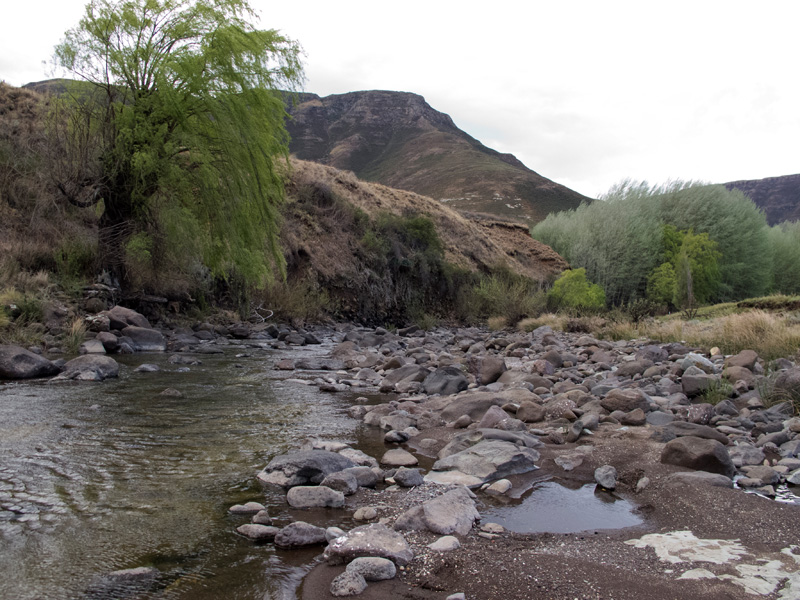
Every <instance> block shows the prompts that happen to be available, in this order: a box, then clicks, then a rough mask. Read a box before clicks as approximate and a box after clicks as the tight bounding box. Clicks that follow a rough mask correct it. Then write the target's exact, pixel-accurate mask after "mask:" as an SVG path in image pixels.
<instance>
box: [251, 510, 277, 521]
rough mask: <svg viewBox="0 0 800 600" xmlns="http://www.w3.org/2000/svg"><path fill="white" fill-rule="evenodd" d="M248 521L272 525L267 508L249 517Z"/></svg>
mask: <svg viewBox="0 0 800 600" xmlns="http://www.w3.org/2000/svg"><path fill="white" fill-rule="evenodd" d="M250 522H251V523H255V524H256V525H272V517H270V516H269V512H267V509H264V510H260V511H258V512H257V513H256V514H254V515H253V518H252V519H250Z"/></svg>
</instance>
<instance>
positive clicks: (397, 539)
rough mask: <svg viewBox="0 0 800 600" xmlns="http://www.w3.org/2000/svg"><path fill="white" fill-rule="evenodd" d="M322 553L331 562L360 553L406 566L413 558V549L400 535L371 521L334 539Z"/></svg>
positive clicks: (343, 560) (344, 561) (346, 560)
mask: <svg viewBox="0 0 800 600" xmlns="http://www.w3.org/2000/svg"><path fill="white" fill-rule="evenodd" d="M323 556H324V558H325V560H326V561H327V562H328V564H331V565H337V564H342V563H346V562H349V561H350V560H352V559H354V558H358V557H360V556H377V557H381V558H387V559H389V560H391V561H393V562H394V563H395V564H396V565H399V566H404V565H407V564H408V563H409V562H410V561H411V559H412V558H413V557H414V552H413V551H412V550H411V546H409V545H408V542H406V539H405V538H404V537H403V536H402V535H401V534H399V533H397V532H396V531H393V530H391V529H389V528H388V527H386V525H383V524H381V523H372V524H370V525H361V526H359V527H356V528H354V529H351V530H350V531H349V532H348V533H347V534H346V535H344V536H342V537H338V538H336V539H335V540H332V541H331V542H330V544H328V547H327V548H325V552H324V555H323Z"/></svg>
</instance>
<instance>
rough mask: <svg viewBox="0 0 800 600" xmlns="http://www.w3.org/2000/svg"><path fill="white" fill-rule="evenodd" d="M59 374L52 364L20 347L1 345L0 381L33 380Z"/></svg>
mask: <svg viewBox="0 0 800 600" xmlns="http://www.w3.org/2000/svg"><path fill="white" fill-rule="evenodd" d="M56 373H58V367H57V366H56V365H54V364H53V363H52V362H50V361H49V360H47V359H46V358H44V357H43V356H39V355H38V354H34V353H33V352H31V351H29V350H26V349H25V348H22V347H20V346H14V345H0V379H31V378H33V377H49V376H50V375H55V374H56Z"/></svg>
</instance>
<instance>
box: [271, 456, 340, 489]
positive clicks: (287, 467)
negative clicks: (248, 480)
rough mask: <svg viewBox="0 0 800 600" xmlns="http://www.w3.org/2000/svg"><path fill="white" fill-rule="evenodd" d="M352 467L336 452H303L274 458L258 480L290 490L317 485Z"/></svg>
mask: <svg viewBox="0 0 800 600" xmlns="http://www.w3.org/2000/svg"><path fill="white" fill-rule="evenodd" d="M354 466H355V465H354V463H353V461H351V460H350V459H348V458H346V457H345V456H342V455H341V454H339V453H336V452H328V451H326V450H303V451H300V452H292V453H289V454H282V455H280V456H276V457H275V458H273V459H272V460H271V461H270V462H269V464H267V466H266V467H264V469H263V470H262V471H261V472H260V473H259V474H258V479H259V481H261V482H262V483H270V484H274V485H279V486H282V487H285V488H290V487H294V486H297V485H309V484H319V483H321V482H322V480H323V479H325V477H326V476H327V475H330V474H331V473H335V472H337V471H342V470H344V469H348V468H350V467H354Z"/></svg>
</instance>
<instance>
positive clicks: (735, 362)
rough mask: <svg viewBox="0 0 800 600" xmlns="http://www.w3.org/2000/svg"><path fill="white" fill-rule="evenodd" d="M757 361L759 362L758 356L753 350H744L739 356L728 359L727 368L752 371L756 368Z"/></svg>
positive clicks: (726, 361) (726, 360)
mask: <svg viewBox="0 0 800 600" xmlns="http://www.w3.org/2000/svg"><path fill="white" fill-rule="evenodd" d="M756 361H758V354H756V353H755V352H754V351H753V350H742V351H741V352H739V354H735V355H733V356H729V357H728V358H726V359H725V367H726V368H727V367H742V368H745V369H747V370H749V371H752V370H753V367H755V366H756Z"/></svg>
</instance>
